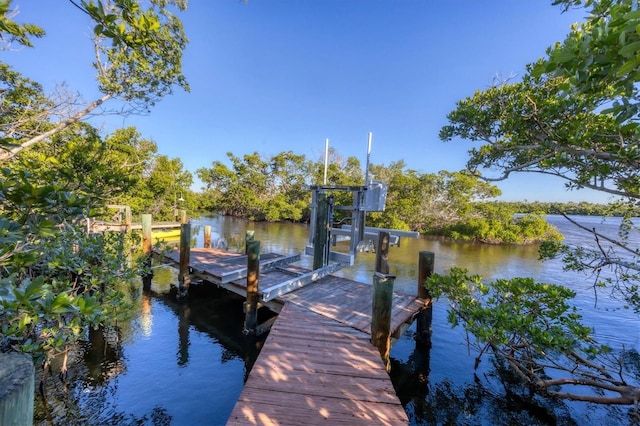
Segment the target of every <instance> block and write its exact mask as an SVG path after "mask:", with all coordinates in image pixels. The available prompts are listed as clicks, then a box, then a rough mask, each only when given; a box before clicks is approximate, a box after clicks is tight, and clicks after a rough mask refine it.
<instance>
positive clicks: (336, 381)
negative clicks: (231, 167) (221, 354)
mask: <svg viewBox="0 0 640 426" xmlns="http://www.w3.org/2000/svg"><path fill="white" fill-rule="evenodd" d="M155 255H156V257H159V258H160V259H161V260H164V261H169V262H171V263H173V264H177V263H178V262H179V252H178V251H177V250H175V251H170V252H165V253H160V252H156V253H155ZM298 259H299V257H297V255H296V256H282V255H278V254H273V253H264V254H261V255H260V275H259V283H260V293H261V294H262V295H264V294H269V295H271V296H273V299H271V298H269V299H268V300H267V299H264V298H263V301H264V303H265V305H267V306H269V308H270V309H272V310H274V311H276V312H279V315H278V317H277V319H276V320H275V322H274V323H273V325H272V327H271V331H270V333H269V336H268V337H267V339H266V341H265V344H264V346H263V348H262V349H261V351H260V355H259V356H258V359H257V360H256V363H255V364H254V366H253V368H252V370H251V373H250V374H249V378H248V379H247V382H246V384H245V387H244V389H243V391H242V394H241V395H240V397H239V399H238V402H237V403H236V406H235V407H234V410H233V412H232V414H231V416H230V418H229V420H228V424H229V425H287V424H290V425H294V424H296V425H298V424H319V423H322V424H336V425H340V424H343V425H354V424H367V425H369V424H379V425H398V424H407V423H408V420H407V416H406V414H405V412H404V409H403V408H402V405H401V404H400V401H399V400H398V398H397V396H396V394H395V391H394V389H393V385H392V383H391V380H390V378H389V375H388V374H387V371H386V369H385V366H384V363H383V361H382V359H381V356H380V353H379V352H378V349H377V348H375V347H374V346H373V345H372V344H371V343H370V333H371V316H372V312H371V311H372V298H373V287H372V285H369V284H363V283H358V282H355V281H352V280H349V279H346V278H341V277H336V276H333V275H327V276H323V277H322V278H320V279H317V280H315V281H314V282H313V283H311V284H307V285H304V286H300V287H299V288H295V289H294V290H293V291H289V292H287V293H285V294H277V295H275V293H274V292H275V290H273V289H277V288H278V286H279V284H278V283H282V282H283V281H288V280H291V277H292V276H294V277H295V276H299V275H303V274H305V273H308V272H309V271H307V270H305V269H303V268H300V267H297V266H295V265H292V264H291V262H295V261H296V260H298ZM189 260H190V268H191V274H192V275H193V276H195V277H198V278H200V279H203V280H205V281H208V282H211V283H214V284H216V285H218V286H221V287H224V288H226V289H227V290H230V291H232V292H235V293H237V294H240V295H244V296H246V273H247V267H246V264H247V256H246V255H244V254H239V253H230V252H225V251H222V250H217V249H208V248H207V249H202V248H197V249H196V248H194V249H191V252H190V258H189ZM264 289H266V290H264ZM265 292H266V293H265ZM271 296H270V297H271ZM276 296H277V297H276ZM426 303H427V302H426V301H425V300H423V299H418V298H416V296H415V295H407V294H399V293H394V294H393V299H392V314H391V333H392V336H395V337H398V335H399V334H400V333H401V332H402V331H403V330H404V329H405V327H406V326H408V325H409V324H410V323H411V321H412V320H413V318H414V317H415V315H416V314H417V313H418V312H419V311H420V310H421V309H422V308H424V307H425V304H426Z"/></svg>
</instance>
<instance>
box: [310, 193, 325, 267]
mask: <svg viewBox="0 0 640 426" xmlns="http://www.w3.org/2000/svg"><path fill="white" fill-rule="evenodd" d="M317 204H318V205H317V207H316V212H317V213H316V226H315V231H316V232H315V236H314V239H313V269H314V270H315V269H320V268H322V267H323V266H326V265H327V263H328V260H329V259H328V257H327V256H326V247H327V246H328V245H329V240H328V236H329V235H328V228H327V227H328V226H329V223H328V222H329V209H328V202H327V193H326V192H324V191H321V192H319V193H318V198H317Z"/></svg>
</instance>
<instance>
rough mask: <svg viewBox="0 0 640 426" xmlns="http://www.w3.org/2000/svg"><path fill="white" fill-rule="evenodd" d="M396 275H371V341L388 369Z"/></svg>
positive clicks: (377, 273) (378, 273)
mask: <svg viewBox="0 0 640 426" xmlns="http://www.w3.org/2000/svg"><path fill="white" fill-rule="evenodd" d="M395 279H396V277H395V276H393V275H388V274H382V273H380V272H376V273H375V274H374V275H373V302H372V307H371V343H372V344H373V346H375V347H377V348H378V351H380V356H381V357H382V361H383V362H384V364H385V367H386V369H387V371H389V368H390V366H391V365H390V363H389V350H390V348H391V304H392V301H393V284H394V282H395Z"/></svg>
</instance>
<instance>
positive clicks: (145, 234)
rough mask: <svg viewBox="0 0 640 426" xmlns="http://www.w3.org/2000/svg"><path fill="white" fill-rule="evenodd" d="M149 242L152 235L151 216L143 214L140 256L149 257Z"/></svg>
mask: <svg viewBox="0 0 640 426" xmlns="http://www.w3.org/2000/svg"><path fill="white" fill-rule="evenodd" d="M151 241H152V233H151V215H150V214H143V215H142V254H143V255H147V256H148V255H151V249H152V247H151Z"/></svg>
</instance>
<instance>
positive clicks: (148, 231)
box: [141, 214, 153, 290]
mask: <svg viewBox="0 0 640 426" xmlns="http://www.w3.org/2000/svg"><path fill="white" fill-rule="evenodd" d="M141 221H142V256H143V259H144V260H143V263H144V272H143V273H142V289H143V290H150V289H151V279H152V278H153V272H152V270H151V250H152V249H153V247H152V241H153V240H152V238H153V235H152V228H151V223H152V218H151V215H150V214H143V215H142V216H141Z"/></svg>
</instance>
